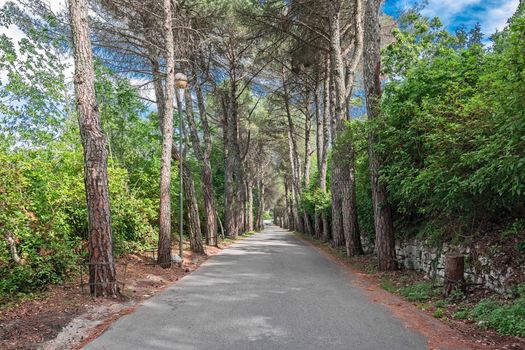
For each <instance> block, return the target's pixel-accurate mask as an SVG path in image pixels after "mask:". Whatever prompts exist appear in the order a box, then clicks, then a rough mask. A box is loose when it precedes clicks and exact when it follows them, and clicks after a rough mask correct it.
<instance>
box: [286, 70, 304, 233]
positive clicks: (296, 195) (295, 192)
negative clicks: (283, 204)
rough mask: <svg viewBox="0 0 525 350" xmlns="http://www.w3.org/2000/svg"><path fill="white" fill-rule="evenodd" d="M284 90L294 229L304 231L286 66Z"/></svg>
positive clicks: (298, 161)
mask: <svg viewBox="0 0 525 350" xmlns="http://www.w3.org/2000/svg"><path fill="white" fill-rule="evenodd" d="M281 74H282V75H281V78H282V84H283V92H284V105H285V110H286V117H287V120H288V148H289V157H290V166H291V168H292V176H291V182H292V184H291V185H292V186H291V189H290V190H291V197H292V199H293V204H294V205H293V206H292V208H293V219H294V221H295V222H294V229H295V230H297V231H304V228H303V220H302V218H300V216H299V212H298V211H299V206H300V202H299V200H300V196H301V184H300V182H301V163H300V160H299V152H298V148H297V142H296V140H295V126H294V123H293V119H292V112H291V109H290V95H289V93H288V85H287V82H286V72H285V68H284V67H283V68H282V72H281Z"/></svg>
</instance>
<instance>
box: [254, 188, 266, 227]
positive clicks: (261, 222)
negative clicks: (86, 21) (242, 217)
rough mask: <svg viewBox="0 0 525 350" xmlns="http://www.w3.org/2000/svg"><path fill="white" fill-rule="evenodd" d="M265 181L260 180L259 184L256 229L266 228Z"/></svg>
mask: <svg viewBox="0 0 525 350" xmlns="http://www.w3.org/2000/svg"><path fill="white" fill-rule="evenodd" d="M263 215H264V182H263V181H262V180H260V181H259V182H258V185H257V214H256V219H255V230H256V231H261V230H262V229H263V228H264V218H263Z"/></svg>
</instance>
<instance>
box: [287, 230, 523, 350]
mask: <svg viewBox="0 0 525 350" xmlns="http://www.w3.org/2000/svg"><path fill="white" fill-rule="evenodd" d="M297 237H299V238H300V239H301V240H302V241H303V242H305V243H306V244H308V245H310V246H312V247H313V248H314V249H316V250H317V251H318V252H320V253H321V254H323V255H324V256H326V257H327V258H328V259H330V260H332V261H333V262H335V263H337V264H338V265H340V266H341V267H342V268H344V269H345V270H346V271H347V273H348V277H349V278H350V279H351V281H352V283H353V284H354V285H355V286H357V287H359V288H360V289H361V290H362V291H363V292H364V294H365V295H366V296H367V297H368V298H369V299H370V300H371V301H373V302H374V303H379V304H381V305H384V306H386V307H388V308H389V309H390V310H391V312H392V314H393V315H394V316H395V317H397V318H398V319H400V320H402V321H403V322H404V323H405V325H406V327H407V328H409V329H411V330H414V331H417V332H419V333H421V334H422V335H424V336H425V337H426V338H427V339H428V349H430V350H434V349H435V350H437V349H451V350H456V349H472V350H477V349H498V350H499V349H509V350H519V349H525V339H523V338H519V337H511V336H504V335H501V334H499V333H497V332H495V331H492V330H487V329H481V328H479V327H477V326H476V325H475V324H474V323H473V322H470V321H464V320H455V319H453V318H452V314H453V311H454V310H453V308H451V309H450V310H447V313H446V314H445V316H449V317H446V318H444V319H445V320H446V323H445V321H442V320H440V319H437V318H435V317H433V316H432V314H433V312H434V311H435V308H433V307H432V306H430V307H428V308H426V310H425V311H423V310H420V309H419V308H418V307H417V306H416V304H415V303H411V302H408V301H406V300H404V299H402V298H401V297H400V296H397V295H394V294H391V293H389V292H387V291H386V290H384V289H383V288H381V286H380V285H381V278H383V277H384V276H385V274H384V273H380V272H374V271H373V269H371V268H370V257H357V258H354V259H352V260H349V259H347V258H345V257H343V256H342V255H341V254H339V252H338V251H337V250H335V249H333V248H331V247H330V246H328V245H326V244H323V243H321V242H318V241H314V240H311V239H310V238H306V237H303V236H301V235H297ZM365 271H366V272H365ZM402 276H403V278H400V277H402ZM407 276H408V278H407ZM388 277H389V280H392V281H394V283H395V281H396V280H397V281H399V280H402V281H403V282H402V283H414V282H415V281H421V280H423V276H422V275H421V274H417V273H414V272H410V271H397V272H394V273H388ZM399 283H401V282H399ZM486 293H487V291H484V292H481V293H480V292H478V295H476V292H473V293H471V294H470V295H469V299H470V302H471V303H475V302H476V301H479V300H480V299H481V295H480V294H482V295H484V296H486V295H485V294H486ZM429 304H432V301H431V302H429Z"/></svg>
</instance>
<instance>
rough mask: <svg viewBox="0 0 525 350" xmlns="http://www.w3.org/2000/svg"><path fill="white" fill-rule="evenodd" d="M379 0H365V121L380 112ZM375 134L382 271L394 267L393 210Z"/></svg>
mask: <svg viewBox="0 0 525 350" xmlns="http://www.w3.org/2000/svg"><path fill="white" fill-rule="evenodd" d="M380 4H381V1H380V0H368V1H367V2H366V13H365V40H364V42H365V49H364V71H363V73H364V74H363V75H364V85H365V96H366V107H367V115H368V120H369V121H371V122H372V121H373V120H374V119H376V118H377V117H379V114H380V100H381V76H380V74H381V52H380V25H379V6H380ZM376 139H377V136H376V135H375V133H374V131H373V130H372V131H370V132H369V134H368V156H369V162H370V176H371V182H372V203H373V206H374V226H375V232H376V250H377V258H378V267H379V270H381V271H388V270H395V269H396V268H397V264H396V260H395V251H394V225H393V222H392V209H391V207H390V204H389V203H388V196H387V189H386V186H385V184H384V183H383V182H382V181H381V178H380V171H381V157H380V155H379V154H378V153H377V151H376V149H375V144H376Z"/></svg>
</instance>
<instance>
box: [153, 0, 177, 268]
mask: <svg viewBox="0 0 525 350" xmlns="http://www.w3.org/2000/svg"><path fill="white" fill-rule="evenodd" d="M163 8H164V16H165V18H164V28H163V29H164V36H165V40H166V51H165V59H166V84H165V96H164V98H165V99H164V114H163V121H162V155H161V159H160V161H161V168H160V210H159V223H160V225H159V244H158V250H157V262H158V264H159V265H160V266H161V267H163V268H168V267H170V266H171V262H172V256H171V149H172V147H173V97H174V96H175V75H174V69H175V60H174V44H173V30H172V29H173V25H172V11H171V1H170V0H164V2H163Z"/></svg>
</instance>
